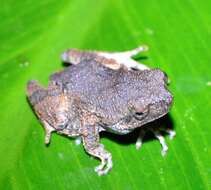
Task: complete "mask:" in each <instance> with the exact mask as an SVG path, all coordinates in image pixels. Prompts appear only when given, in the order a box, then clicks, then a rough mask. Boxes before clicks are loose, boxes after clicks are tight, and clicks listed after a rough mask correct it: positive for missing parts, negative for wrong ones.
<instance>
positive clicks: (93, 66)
mask: <svg viewBox="0 0 211 190" xmlns="http://www.w3.org/2000/svg"><path fill="white" fill-rule="evenodd" d="M146 49H147V48H146V46H141V47H138V48H136V49H134V50H131V51H127V52H115V53H109V52H97V51H81V50H76V49H70V50H67V51H66V52H65V53H64V54H63V55H62V59H63V61H64V62H67V63H70V64H71V66H69V67H67V68H66V69H64V70H63V71H61V72H57V73H55V74H53V75H51V76H50V82H49V85H48V87H47V88H44V87H42V86H41V85H39V84H38V82H37V81H29V82H28V85H27V96H28V99H29V101H30V103H31V105H32V106H33V108H34V111H35V112H36V114H37V116H38V118H39V119H40V121H41V122H42V124H43V126H44V128H45V131H46V136H45V143H46V144H48V143H49V142H50V137H51V132H53V131H56V132H57V133H59V134H64V135H67V136H69V137H81V139H82V142H83V146H84V148H85V150H86V152H87V153H89V154H90V155H92V156H94V157H97V158H99V159H100V160H101V164H100V165H99V166H97V167H96V168H95V171H96V172H97V173H98V174H99V175H103V174H106V173H108V171H109V170H110V169H111V168H112V156H111V154H110V153H109V152H108V151H107V150H106V149H105V148H104V146H103V145H102V144H100V132H101V131H109V132H112V133H117V134H121V135H124V134H127V133H130V132H131V131H133V130H134V129H136V128H138V127H142V126H143V125H144V124H146V123H149V122H152V121H154V120H156V119H158V118H160V117H162V116H164V115H165V114H167V113H168V112H169V109H170V107H171V104H172V95H171V93H170V92H169V91H168V90H167V76H166V75H165V74H164V73H163V72H162V71H161V70H159V69H149V68H148V67H146V66H144V65H142V64H140V63H138V62H136V61H135V60H133V59H132V58H131V57H132V56H134V55H136V54H137V53H139V52H141V51H145V50H146ZM168 132H169V133H170V135H171V136H172V137H173V136H174V135H175V133H174V132H173V131H168ZM144 133H145V132H144V131H141V132H140V136H139V138H138V140H137V143H136V147H137V149H138V148H140V146H141V144H142V138H143V135H144ZM155 135H156V137H157V138H158V139H159V140H160V143H161V144H162V146H163V153H165V152H166V151H167V148H168V147H167V145H166V144H165V141H164V138H163V137H162V136H161V134H160V133H159V131H158V130H156V131H155Z"/></svg>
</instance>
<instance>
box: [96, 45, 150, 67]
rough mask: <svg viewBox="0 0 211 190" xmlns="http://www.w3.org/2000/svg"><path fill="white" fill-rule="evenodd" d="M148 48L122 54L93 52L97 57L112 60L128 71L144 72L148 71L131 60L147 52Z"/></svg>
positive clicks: (138, 48) (144, 47)
mask: <svg viewBox="0 0 211 190" xmlns="http://www.w3.org/2000/svg"><path fill="white" fill-rule="evenodd" d="M148 49H149V48H148V46H146V45H143V46H139V47H137V48H135V49H132V50H129V51H124V52H113V53H112V52H97V51H96V52H95V53H96V54H97V55H100V56H103V57H105V58H108V59H114V60H115V61H116V62H117V63H119V64H122V65H124V66H126V67H127V68H128V69H133V68H134V69H138V70H145V69H149V67H147V66H146V65H144V64H142V63H139V62H137V61H135V60H133V59H132V57H133V56H135V55H137V54H139V53H140V52H144V51H147V50H148Z"/></svg>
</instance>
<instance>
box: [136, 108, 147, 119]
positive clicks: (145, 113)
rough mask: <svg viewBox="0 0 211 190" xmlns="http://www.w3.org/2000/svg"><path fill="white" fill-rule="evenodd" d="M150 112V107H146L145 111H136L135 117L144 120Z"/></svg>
mask: <svg viewBox="0 0 211 190" xmlns="http://www.w3.org/2000/svg"><path fill="white" fill-rule="evenodd" d="M148 113H149V109H145V110H144V111H143V112H135V113H134V117H135V118H136V119H137V120H142V119H144V118H145V117H146V116H147V115H148Z"/></svg>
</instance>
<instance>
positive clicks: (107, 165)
mask: <svg viewBox="0 0 211 190" xmlns="http://www.w3.org/2000/svg"><path fill="white" fill-rule="evenodd" d="M82 141H83V145H84V148H85V150H86V152H87V153H89V154H90V155H92V156H94V157H97V158H99V159H100V160H101V164H100V165H99V166H97V167H96V168H95V171H96V172H97V173H98V175H105V174H107V173H108V172H109V171H110V170H111V169H112V156H111V153H109V152H108V151H106V150H105V148H104V146H103V145H102V144H100V142H99V141H100V136H99V131H98V127H96V126H92V125H90V126H86V128H85V133H84V134H83V135H82Z"/></svg>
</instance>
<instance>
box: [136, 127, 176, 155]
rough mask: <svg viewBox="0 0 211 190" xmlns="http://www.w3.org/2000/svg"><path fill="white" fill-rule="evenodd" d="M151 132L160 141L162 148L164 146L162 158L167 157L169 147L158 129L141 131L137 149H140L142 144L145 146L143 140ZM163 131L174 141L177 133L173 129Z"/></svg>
mask: <svg viewBox="0 0 211 190" xmlns="http://www.w3.org/2000/svg"><path fill="white" fill-rule="evenodd" d="M148 130H150V131H151V132H152V133H153V134H154V135H155V137H156V138H157V139H158V140H159V142H160V144H161V146H162V151H161V154H162V156H165V155H166V153H167V151H168V146H167V144H166V141H165V139H164V137H163V135H162V134H161V133H160V131H159V130H158V129H155V128H152V129H141V130H140V133H139V136H138V139H137V141H136V149H140V148H141V146H142V144H143V138H144V136H145V133H146V132H147V131H148ZM161 130H162V131H164V132H166V133H168V134H169V138H170V139H171V140H172V139H173V138H174V137H175V135H176V132H175V131H174V130H172V129H164V128H162V129H161Z"/></svg>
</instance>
